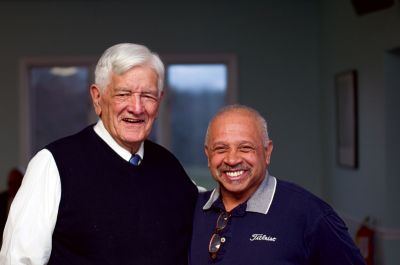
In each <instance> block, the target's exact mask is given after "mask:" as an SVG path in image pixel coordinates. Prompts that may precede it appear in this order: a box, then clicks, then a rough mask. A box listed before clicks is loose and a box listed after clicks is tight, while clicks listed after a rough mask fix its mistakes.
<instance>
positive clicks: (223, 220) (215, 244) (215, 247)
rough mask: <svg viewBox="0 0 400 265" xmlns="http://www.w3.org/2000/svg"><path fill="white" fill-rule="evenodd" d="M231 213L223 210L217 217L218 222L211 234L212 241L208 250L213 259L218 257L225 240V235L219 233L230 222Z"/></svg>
mask: <svg viewBox="0 0 400 265" xmlns="http://www.w3.org/2000/svg"><path fill="white" fill-rule="evenodd" d="M230 216H231V215H230V214H229V213H227V212H222V213H221V214H220V215H219V216H218V219H217V224H216V226H215V231H214V234H213V235H212V236H211V239H210V243H209V244H208V252H209V253H210V256H211V258H212V259H215V258H216V257H217V254H218V251H219V250H220V248H221V245H222V244H223V243H224V242H225V237H221V235H219V233H220V232H221V231H222V230H224V228H225V227H226V225H227V224H228V220H229V217H230Z"/></svg>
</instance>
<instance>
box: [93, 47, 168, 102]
mask: <svg viewBox="0 0 400 265" xmlns="http://www.w3.org/2000/svg"><path fill="white" fill-rule="evenodd" d="M143 65H146V66H149V67H151V68H152V69H153V70H154V71H155V72H156V73H157V76H158V80H157V89H158V93H159V94H160V93H161V91H162V90H163V84H164V71H165V70H164V64H163V63H162V62H161V59H160V57H159V56H158V55H157V54H156V53H153V52H151V51H150V50H149V49H148V48H147V47H145V46H143V45H139V44H134V43H120V44H116V45H114V46H111V47H110V48H108V49H107V50H106V51H105V52H104V53H103V54H102V56H101V57H100V59H99V61H98V63H97V65H96V70H95V83H96V84H97V85H98V86H99V88H100V90H101V91H104V89H105V88H106V87H107V85H108V84H109V82H110V78H111V74H117V75H122V74H124V73H125V72H126V71H128V70H130V69H131V68H133V67H135V66H143Z"/></svg>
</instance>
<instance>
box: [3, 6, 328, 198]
mask: <svg viewBox="0 0 400 265" xmlns="http://www.w3.org/2000/svg"><path fill="white" fill-rule="evenodd" d="M317 11H318V5H317V3H316V1H310V0H301V1H299V0H286V1H278V0H270V1H263V2H261V1H259V2H258V1H257V2H254V3H249V2H247V1H200V2H195V3H187V2H183V1H176V0H175V1H168V3H165V2H164V1H154V0H153V1H135V3H129V2H128V1H71V2H67V1H65V2H63V1H57V2H51V1H37V2H29V1H26V2H25V1H15V2H4V1H0V34H1V40H2V41H1V42H0V58H2V60H1V62H0V78H1V84H2V88H1V89H0V106H1V110H2V111H1V112H0V120H1V121H2V125H1V130H0V134H1V135H0V146H1V152H0V161H1V164H0V176H2V179H1V182H0V184H1V185H0V187H1V188H4V186H5V178H4V176H5V174H6V171H7V170H8V169H9V168H10V167H11V166H14V165H15V164H17V163H18V153H17V150H19V146H18V145H19V141H18V134H19V129H20V128H19V125H18V120H19V108H20V106H19V105H18V104H19V102H18V97H19V95H18V88H19V80H18V64H19V62H20V60H21V59H23V58H25V57H38V56H78V55H85V56H99V55H100V53H101V52H102V51H103V50H104V49H105V48H106V47H108V46H110V45H112V44H114V43H117V42H138V43H144V44H146V45H148V46H149V47H150V48H151V49H154V50H155V51H157V52H159V53H185V52H187V53H214V52H231V53H235V54H237V57H238V67H239V73H238V80H239V81H238V82H239V84H238V87H239V91H238V94H239V102H240V103H244V104H249V105H251V106H253V107H255V108H257V109H258V110H259V111H260V112H261V113H262V114H264V115H266V117H267V118H268V119H269V121H270V130H271V137H272V138H273V140H274V143H275V149H274V155H273V158H272V168H271V173H273V174H274V175H276V176H279V177H282V178H286V179H290V180H292V181H295V182H297V183H300V184H302V185H304V186H305V187H307V188H309V189H311V190H312V191H314V192H315V193H317V194H320V193H321V178H320V177H321V166H320V164H321V143H320V120H321V117H320V112H319V109H320V103H319V98H320V94H319V89H318V66H317V63H318V60H317V56H318V12H317ZM305 152H306V155H305V154H304V153H305ZM22 166H25V165H22Z"/></svg>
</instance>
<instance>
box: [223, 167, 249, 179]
mask: <svg viewBox="0 0 400 265" xmlns="http://www.w3.org/2000/svg"><path fill="white" fill-rule="evenodd" d="M245 172H246V171H245V170H235V171H225V172H224V173H225V175H226V176H227V177H228V179H229V180H231V181H235V180H239V179H241V178H242V177H243V176H244V173H245Z"/></svg>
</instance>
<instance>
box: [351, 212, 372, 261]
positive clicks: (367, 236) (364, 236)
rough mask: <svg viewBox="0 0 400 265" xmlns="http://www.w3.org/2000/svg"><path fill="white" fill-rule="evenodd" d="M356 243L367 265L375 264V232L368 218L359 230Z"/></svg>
mask: <svg viewBox="0 0 400 265" xmlns="http://www.w3.org/2000/svg"><path fill="white" fill-rule="evenodd" d="M355 242H356V244H357V246H358V248H359V249H360V252H361V255H362V256H363V257H364V259H365V262H366V263H367V265H373V264H374V230H373V229H372V224H371V220H370V218H369V217H366V218H365V220H364V221H363V222H362V224H361V226H360V228H359V229H358V230H357V233H356V237H355Z"/></svg>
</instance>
